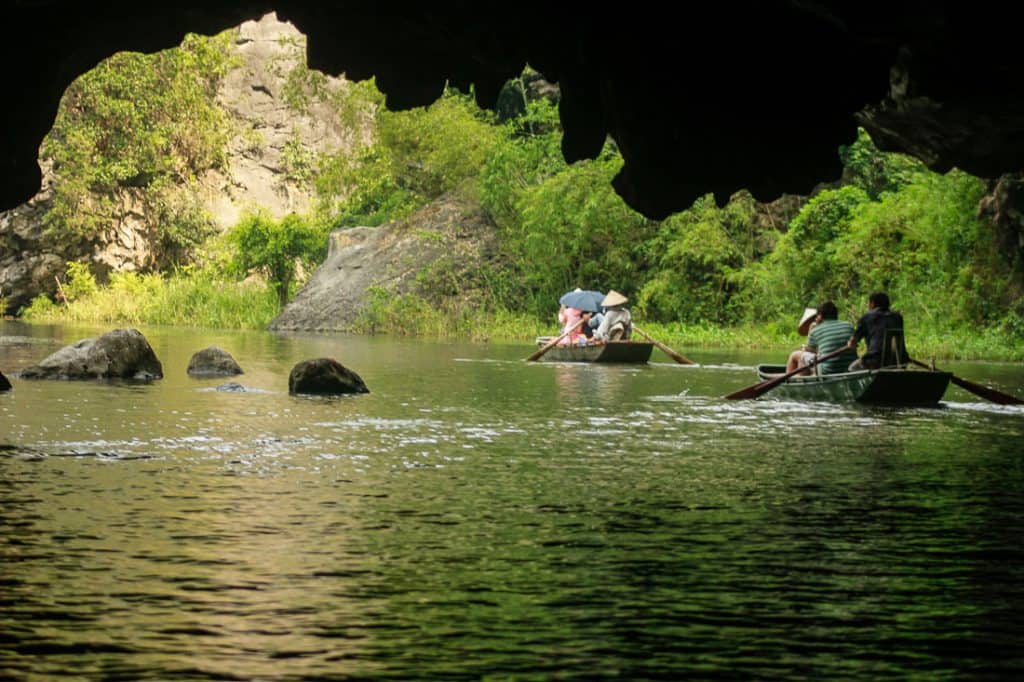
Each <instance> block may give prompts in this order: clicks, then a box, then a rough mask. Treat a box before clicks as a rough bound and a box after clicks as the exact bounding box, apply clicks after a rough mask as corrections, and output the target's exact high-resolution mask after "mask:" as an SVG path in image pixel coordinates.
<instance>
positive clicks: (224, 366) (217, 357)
mask: <svg viewBox="0 0 1024 682" xmlns="http://www.w3.org/2000/svg"><path fill="white" fill-rule="evenodd" d="M187 372H188V374H189V376H198V377H201V376H232V375H235V374H244V372H243V371H242V368H241V367H240V366H239V365H238V363H237V362H236V361H235V359H234V358H233V357H231V354H230V353H228V352H227V351H226V350H223V349H221V348H217V347H216V346H210V347H209V348H204V349H203V350H201V351H198V352H196V353H195V354H194V355H193V356H192V359H191V360H189V361H188V370H187Z"/></svg>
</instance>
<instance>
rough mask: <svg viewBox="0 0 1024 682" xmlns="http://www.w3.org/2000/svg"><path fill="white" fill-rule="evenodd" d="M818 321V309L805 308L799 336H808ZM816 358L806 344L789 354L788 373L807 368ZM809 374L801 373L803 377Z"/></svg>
mask: <svg viewBox="0 0 1024 682" xmlns="http://www.w3.org/2000/svg"><path fill="white" fill-rule="evenodd" d="M818 319H819V318H818V309H817V308H804V314H803V317H801V318H800V324H799V325H797V328H796V332H797V334H799V335H800V336H807V335H808V334H809V333H810V331H811V330H812V329H814V326H815V325H816V324H818ZM814 357H815V356H814V353H813V352H811V351H810V350H808V348H807V344H806V343H805V344H804V345H802V346H800V348H797V349H796V350H795V351H793V352H792V353H790V354H789V359H788V360H787V361H786V372H787V373H789V372H792V371H793V370H795V369H797V368H798V367H806V366H807V365H809V364H811V362H813V361H814ZM809 373H810V372H809V371H807V372H800V374H801V375H803V374H809Z"/></svg>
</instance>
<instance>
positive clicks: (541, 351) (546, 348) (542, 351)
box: [526, 319, 586, 362]
mask: <svg viewBox="0 0 1024 682" xmlns="http://www.w3.org/2000/svg"><path fill="white" fill-rule="evenodd" d="M584 322H586V319H582V320H580V321H579V322H577V323H576V324H574V325H573V326H572V327H570V328H569V329H566V330H565V331H564V332H562V335H561V336H559V337H558V338H556V339H555V340H554V341H551V342H550V343H548V345H546V346H544V347H543V348H541V349H539V350H537V351H536V352H535V353H534V354H533V355H531V356H530V357H528V358H526V361H527V362H533V361H534V360H537V359H539V358H540V356H542V355H544V354H545V353H547V352H548V351H549V350H551V349H552V348H554V347H555V344H557V343H558V342H559V341H561V340H562V339H564V338H565V337H566V336H568V335H569V334H572V333H573V332H574V331H576V330H577V329H578V328H579V326H580V325H581V324H583V323H584Z"/></svg>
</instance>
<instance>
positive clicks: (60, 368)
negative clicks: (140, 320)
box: [19, 329, 164, 381]
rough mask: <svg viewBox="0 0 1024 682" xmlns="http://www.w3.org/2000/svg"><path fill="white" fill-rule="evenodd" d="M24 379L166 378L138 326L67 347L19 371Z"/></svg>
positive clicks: (143, 379)
mask: <svg viewBox="0 0 1024 682" xmlns="http://www.w3.org/2000/svg"><path fill="white" fill-rule="evenodd" d="M19 376H20V377H21V378H22V379H135V380H137V381H149V380H152V379H162V378H163V376H164V371H163V366H162V365H161V364H160V360H158V359H157V357H156V353H154V352H153V348H152V347H151V346H150V345H149V342H148V341H147V340H146V337H145V336H143V335H142V333H141V332H139V331H138V330H136V329H115V330H114V331H111V332H107V333H106V334H104V335H103V336H100V337H98V338H94V339H82V340H81V341H78V342H77V343H74V344H71V345H70V346H65V347H64V348H61V349H60V350H59V351H57V352H56V353H54V354H53V355H50V356H49V357H47V358H45V359H44V360H43V361H42V362H40V363H39V364H38V365H33V366H31V367H29V368H27V369H25V370H22V371H21V372H20V374H19Z"/></svg>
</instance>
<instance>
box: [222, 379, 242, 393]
mask: <svg viewBox="0 0 1024 682" xmlns="http://www.w3.org/2000/svg"><path fill="white" fill-rule="evenodd" d="M217 390H218V391H225V392H227V393H247V392H248V391H249V389H247V388H246V387H245V386H243V385H242V384H240V383H238V382H237V381H229V382H228V383H226V384H221V385H220V386H218V387H217Z"/></svg>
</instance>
